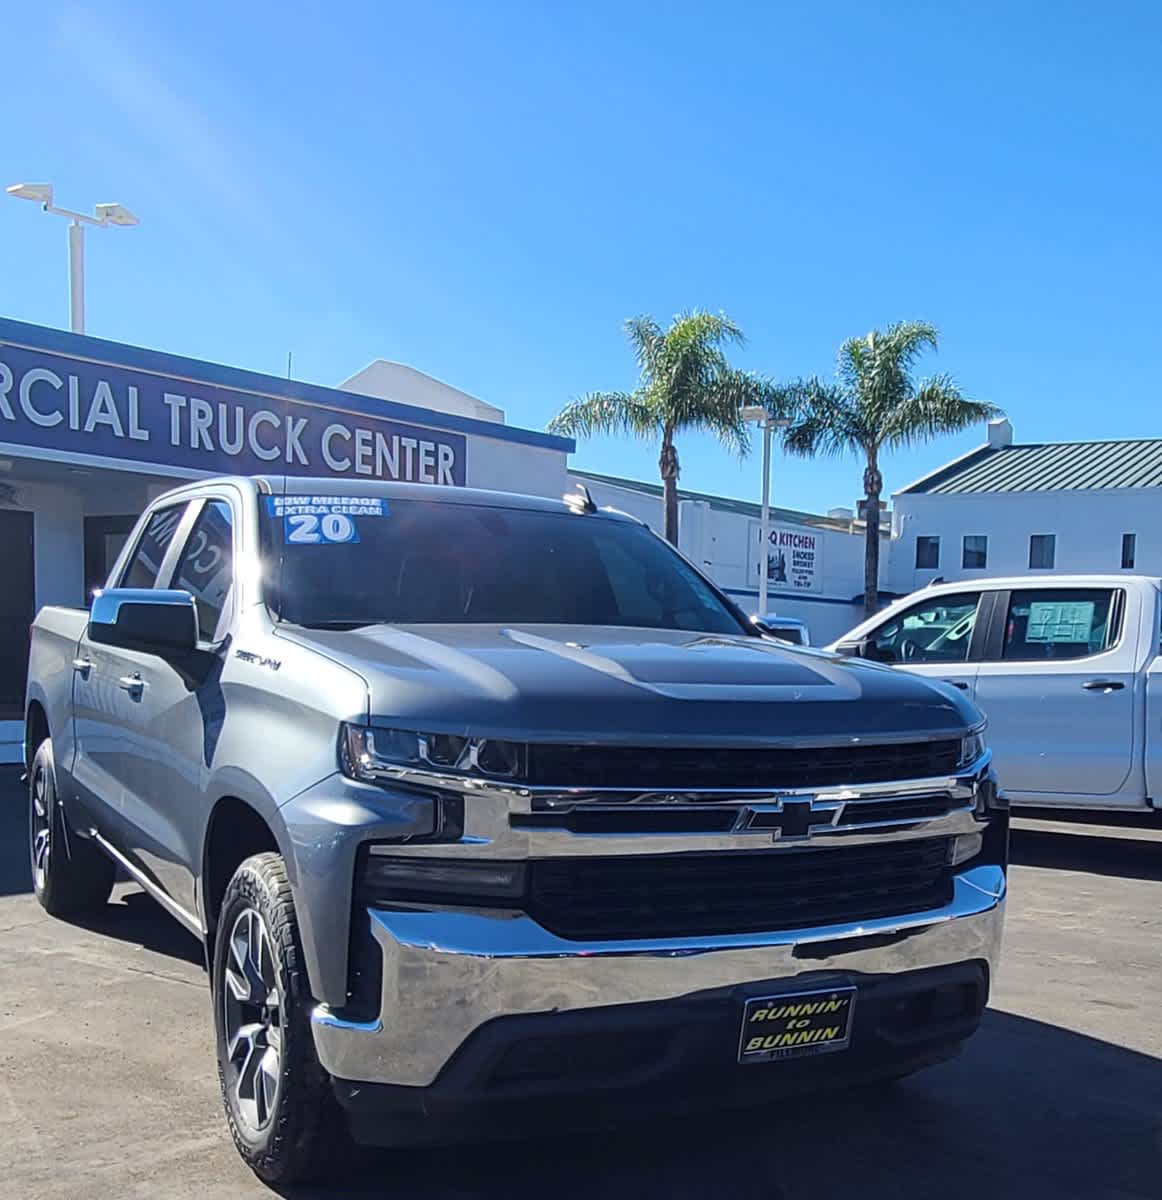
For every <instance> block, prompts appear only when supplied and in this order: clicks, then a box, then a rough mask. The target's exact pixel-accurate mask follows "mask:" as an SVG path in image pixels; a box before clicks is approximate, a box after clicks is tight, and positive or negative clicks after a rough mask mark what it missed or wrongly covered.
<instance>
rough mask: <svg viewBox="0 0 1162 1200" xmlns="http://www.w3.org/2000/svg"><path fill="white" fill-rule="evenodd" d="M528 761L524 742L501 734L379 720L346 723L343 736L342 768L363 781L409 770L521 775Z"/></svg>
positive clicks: (395, 776)
mask: <svg viewBox="0 0 1162 1200" xmlns="http://www.w3.org/2000/svg"><path fill="white" fill-rule="evenodd" d="M524 762H525V753H524V746H523V745H521V744H520V743H518V742H506V741H502V740H499V739H496V738H469V737H463V736H460V735H457V734H450V733H420V732H417V731H416V730H413V729H388V728H385V727H383V726H380V725H344V726H343V728H342V732H341V734H340V738H339V766H340V768H341V769H342V771H343V774H344V775H347V776H348V777H349V778H351V779H358V780H361V781H362V782H364V783H380V782H382V781H384V780H390V779H400V778H401V777H403V778H406V776H407V773H408V771H409V770H411V771H416V772H421V771H426V772H437V773H440V774H446V775H463V776H466V777H469V778H472V777H478V778H484V779H518V778H520V776H521V775H522V774H523V771H524Z"/></svg>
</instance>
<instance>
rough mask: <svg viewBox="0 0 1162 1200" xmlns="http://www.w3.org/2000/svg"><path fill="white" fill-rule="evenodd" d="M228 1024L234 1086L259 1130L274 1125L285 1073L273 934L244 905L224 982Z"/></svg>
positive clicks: (244, 1117) (243, 1108) (241, 1106)
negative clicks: (272, 941)
mask: <svg viewBox="0 0 1162 1200" xmlns="http://www.w3.org/2000/svg"><path fill="white" fill-rule="evenodd" d="M222 1005H223V1012H222V1016H223V1022H222V1028H223V1031H224V1033H225V1036H226V1058H227V1061H228V1062H229V1067H230V1069H229V1076H230V1078H229V1080H228V1084H229V1086H230V1087H231V1088H232V1089H233V1091H234V1099H235V1101H236V1103H237V1107H238V1113H239V1115H240V1116H241V1118H242V1120H243V1121H244V1122H245V1123H246V1124H247V1125H248V1126H249V1127H250V1129H251V1130H252V1131H254V1132H256V1133H257V1132H259V1131H260V1130H262V1129H265V1128H266V1126H267V1125H269V1124H270V1121H271V1118H272V1116H273V1114H274V1109H275V1103H276V1101H277V1098H278V1089H279V1080H280V1078H281V1075H282V1032H283V1025H282V998H281V996H280V994H279V989H278V972H277V970H276V968H275V962H274V952H273V949H272V947H271V942H270V934H269V933H268V932H267V929H266V924H265V922H264V921H263V919H262V916H261V915H260V914H259V913H258V912H256V911H255V910H254V909H252V908H246V909H243V910H242V912H241V913H239V914H238V916H237V918H236V919H235V921H234V927H233V929H231V931H230V943H229V951H228V953H227V956H226V962H225V965H224V970H223V981H222Z"/></svg>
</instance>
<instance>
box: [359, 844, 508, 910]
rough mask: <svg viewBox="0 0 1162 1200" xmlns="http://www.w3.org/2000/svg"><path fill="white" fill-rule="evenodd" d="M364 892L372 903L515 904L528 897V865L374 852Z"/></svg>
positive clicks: (366, 868)
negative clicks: (474, 902) (525, 895)
mask: <svg viewBox="0 0 1162 1200" xmlns="http://www.w3.org/2000/svg"><path fill="white" fill-rule="evenodd" d="M363 888H364V891H365V892H366V893H367V897H368V898H369V899H372V900H444V901H447V900H461V901H480V902H483V903H491V904H495V903H497V902H498V901H509V902H512V901H516V900H519V899H520V898H521V897H522V896H523V895H524V891H525V864H524V863H522V862H485V861H480V860H476V861H472V862H457V861H455V860H454V859H446V858H420V857H416V858H404V857H392V856H388V855H385V854H381V853H377V852H376V850H375V849H372V851H371V852H370V853H369V854H368V856H367V861H366V863H365V864H364V868H363Z"/></svg>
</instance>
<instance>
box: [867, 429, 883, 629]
mask: <svg viewBox="0 0 1162 1200" xmlns="http://www.w3.org/2000/svg"><path fill="white" fill-rule="evenodd" d="M883 487H884V477H883V476H882V475H881V474H880V468H879V462H878V456H877V454H876V451H875V450H869V451H868V452H867V467H866V468H865V469H864V473H863V494H864V499H865V500H866V501H867V505H866V507H867V512H866V515H865V520H864V534H863V536H864V543H863V612H864V616H865V617H870V616H871V615H872V614H873V613H875V612H876V611H877V610H878V609H879V606H880V492H881V491H883Z"/></svg>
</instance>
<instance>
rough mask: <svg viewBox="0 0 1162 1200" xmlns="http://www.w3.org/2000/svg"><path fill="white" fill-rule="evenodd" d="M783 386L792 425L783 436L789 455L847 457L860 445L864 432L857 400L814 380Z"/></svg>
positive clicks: (837, 388)
mask: <svg viewBox="0 0 1162 1200" xmlns="http://www.w3.org/2000/svg"><path fill="white" fill-rule="evenodd" d="M783 387H784V398H785V400H786V402H787V403H788V404H789V406H790V408H791V424H790V425H789V426H788V428H787V429H786V431H785V432H784V434H783V446H784V447H785V448H786V450H787V451H788V453H790V454H797V455H800V456H802V457H811V456H813V455H816V454H827V455H832V454H846V453H849V452H851V451H854V450H856V449H858V448H859V447H860V446H861V445H863V440H864V434H865V431H864V429H863V427H862V425H861V423H860V419H859V417H860V414H859V411H858V408H857V405H856V403H855V401H856V400H857V397H855V396H853V395H852V393H851V392H850V391H849V390H848V389H847V388H845V387H837V386H835V385H834V384H828V383H823V382H822V381H821V380H819V379H814V378H812V379H800V380H796V381H795V382H794V383H790V384H785V385H783Z"/></svg>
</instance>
